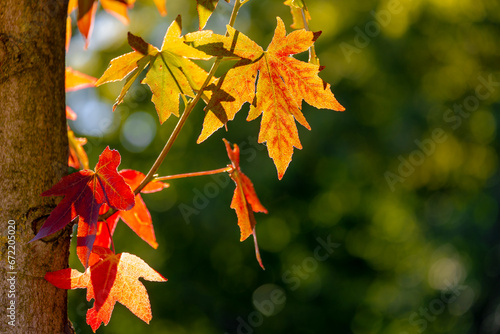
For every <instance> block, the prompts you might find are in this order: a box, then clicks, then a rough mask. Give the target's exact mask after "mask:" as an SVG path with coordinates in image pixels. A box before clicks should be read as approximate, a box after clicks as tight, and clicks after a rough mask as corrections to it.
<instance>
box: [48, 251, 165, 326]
mask: <svg viewBox="0 0 500 334" xmlns="http://www.w3.org/2000/svg"><path fill="white" fill-rule="evenodd" d="M92 255H93V256H92V262H91V263H90V265H89V267H88V268H87V269H86V270H85V272H83V273H81V272H79V271H77V270H75V269H71V268H68V269H62V270H59V271H55V272H48V273H47V274H45V279H46V280H47V281H49V282H50V283H52V284H53V285H54V286H56V287H58V288H61V289H87V300H88V301H90V300H91V299H94V305H93V306H92V308H90V309H89V310H87V324H89V325H90V326H91V327H92V330H93V331H94V332H95V331H96V330H97V328H99V327H100V326H101V324H102V323H104V325H107V324H108V323H109V320H110V319H111V314H112V312H113V309H114V306H115V304H116V302H119V303H121V304H122V305H124V306H126V307H127V308H128V309H129V310H130V311H131V312H132V313H133V314H134V315H135V316H137V317H138V318H139V319H141V320H143V321H144V322H146V323H149V321H150V320H151V319H152V313H151V305H150V302H149V297H148V293H147V291H146V288H145V287H144V285H143V284H142V283H141V282H140V281H139V278H140V277H142V278H144V279H145V280H148V281H154V282H165V281H167V279H166V278H164V277H163V276H162V275H160V274H159V273H158V272H156V271H155V270H154V269H152V268H151V267H150V266H148V264H147V263H146V262H144V261H143V260H142V259H141V258H139V257H137V256H135V255H132V254H129V253H121V254H113V252H111V251H110V250H109V249H106V248H103V247H95V250H94V251H93V253H92Z"/></svg>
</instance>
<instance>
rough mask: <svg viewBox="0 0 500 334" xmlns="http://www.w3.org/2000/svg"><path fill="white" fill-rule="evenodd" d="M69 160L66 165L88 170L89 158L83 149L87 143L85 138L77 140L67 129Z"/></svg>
mask: <svg viewBox="0 0 500 334" xmlns="http://www.w3.org/2000/svg"><path fill="white" fill-rule="evenodd" d="M68 142H69V158H68V165H69V166H70V167H73V168H76V169H80V168H83V169H88V168H89V158H88V157H87V153H85V150H84V149H83V145H85V144H86V143H87V138H77V137H76V136H75V133H74V132H73V131H71V129H70V128H69V127H68Z"/></svg>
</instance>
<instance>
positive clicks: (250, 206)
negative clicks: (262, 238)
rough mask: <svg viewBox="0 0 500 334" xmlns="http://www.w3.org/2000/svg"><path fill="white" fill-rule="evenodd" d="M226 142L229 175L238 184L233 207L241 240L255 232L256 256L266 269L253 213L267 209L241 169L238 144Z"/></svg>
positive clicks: (232, 202)
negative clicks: (229, 162)
mask: <svg viewBox="0 0 500 334" xmlns="http://www.w3.org/2000/svg"><path fill="white" fill-rule="evenodd" d="M224 144H225V145H226V150H227V154H228V156H229V159H230V160H231V165H232V170H231V171H230V172H229V175H230V176H231V179H233V181H234V183H235V184H236V189H235V190H234V194H233V200H232V201H231V208H232V209H234V210H235V211H236V215H237V216H238V226H239V227H240V232H241V236H240V241H244V240H246V239H247V238H248V237H249V236H250V234H253V237H254V243H255V256H256V258H257V261H258V262H259V264H260V266H261V267H262V269H264V265H263V264H262V260H261V258H260V252H259V246H258V244H257V235H256V234H255V224H256V221H255V216H254V214H253V213H254V212H264V213H267V210H266V208H265V207H264V206H263V205H262V204H261V203H260V201H259V198H258V197H257V193H256V192H255V189H254V187H253V184H252V181H250V179H249V178H248V177H247V176H246V175H245V174H243V172H242V171H241V169H240V149H239V147H238V145H236V144H234V146H233V148H231V144H230V143H229V142H228V141H227V140H225V139H224Z"/></svg>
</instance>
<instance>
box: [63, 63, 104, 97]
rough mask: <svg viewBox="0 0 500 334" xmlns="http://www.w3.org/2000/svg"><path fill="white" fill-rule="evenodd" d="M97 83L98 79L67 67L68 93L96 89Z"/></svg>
mask: <svg viewBox="0 0 500 334" xmlns="http://www.w3.org/2000/svg"><path fill="white" fill-rule="evenodd" d="M96 81H97V78H94V77H92V76H90V75H87V74H84V73H82V72H78V71H75V70H74V69H72V68H71V67H66V92H73V91H75V90H79V89H83V88H88V87H94V84H95V82H96Z"/></svg>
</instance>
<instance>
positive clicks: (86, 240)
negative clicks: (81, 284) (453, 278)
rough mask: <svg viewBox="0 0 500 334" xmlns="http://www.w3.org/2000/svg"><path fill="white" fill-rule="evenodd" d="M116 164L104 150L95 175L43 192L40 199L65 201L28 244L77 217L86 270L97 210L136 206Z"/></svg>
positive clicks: (114, 155)
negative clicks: (45, 197)
mask: <svg viewBox="0 0 500 334" xmlns="http://www.w3.org/2000/svg"><path fill="white" fill-rule="evenodd" d="M119 164H120V154H119V153H118V151H116V150H110V149H109V147H107V148H106V149H105V150H104V151H103V153H102V154H101V155H100V156H99V161H98V163H97V165H96V168H95V172H94V171H91V170H87V169H85V170H82V171H79V172H76V173H73V174H71V175H68V176H65V177H63V178H62V179H61V180H60V181H59V182H58V183H57V184H56V185H54V186H53V187H52V188H51V189H49V190H47V191H45V192H44V193H43V194H42V196H64V199H63V200H62V201H61V202H60V203H59V204H58V205H57V207H56V208H55V209H54V210H53V211H52V213H51V214H50V216H49V217H48V218H47V220H46V221H45V223H44V224H43V226H42V228H41V229H40V231H39V232H38V234H37V235H36V236H35V237H34V238H33V239H32V240H31V241H35V240H38V239H41V238H44V237H46V236H48V235H50V234H52V233H54V232H57V231H59V230H60V229H62V228H63V227H65V226H66V225H67V224H69V223H70V222H71V221H72V220H73V219H74V218H75V217H76V216H79V217H80V218H79V226H78V245H79V246H80V248H79V251H78V253H79V255H80V259H81V260H82V263H83V264H84V266H85V267H87V263H88V256H89V255H90V251H91V249H92V245H93V243H94V239H95V235H96V231H97V218H98V216H99V209H100V207H101V206H102V205H103V204H104V203H106V204H108V205H109V206H110V207H112V208H114V209H117V210H128V209H131V208H132V207H133V206H134V204H135V197H134V193H133V192H132V190H131V189H130V187H129V186H128V185H127V183H126V182H125V181H124V179H123V177H122V176H121V175H120V174H118V171H117V170H116V168H117V167H118V165H119Z"/></svg>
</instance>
